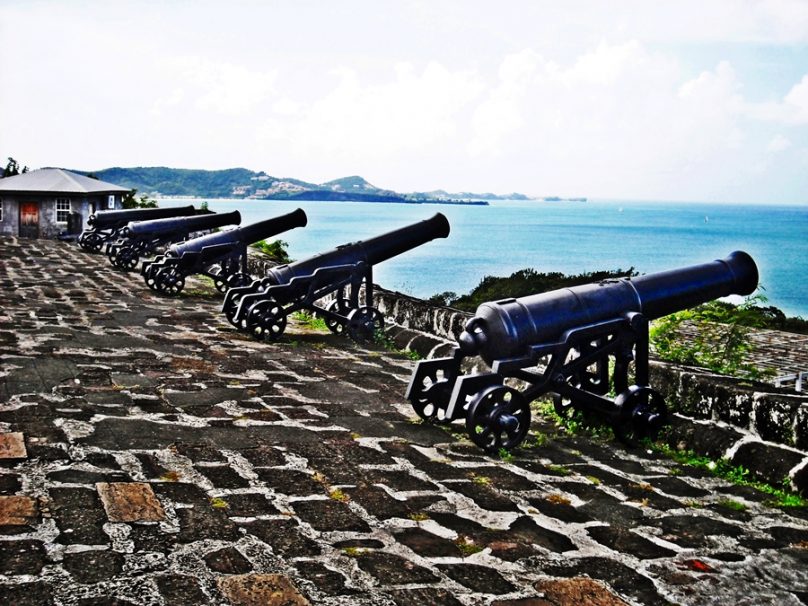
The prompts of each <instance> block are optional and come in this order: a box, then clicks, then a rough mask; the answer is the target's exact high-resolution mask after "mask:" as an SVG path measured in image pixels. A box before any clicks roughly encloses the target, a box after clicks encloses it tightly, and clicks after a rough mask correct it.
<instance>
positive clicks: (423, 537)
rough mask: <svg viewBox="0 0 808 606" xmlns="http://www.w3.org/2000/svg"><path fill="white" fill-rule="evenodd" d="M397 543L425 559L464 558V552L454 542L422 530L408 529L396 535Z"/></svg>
mask: <svg viewBox="0 0 808 606" xmlns="http://www.w3.org/2000/svg"><path fill="white" fill-rule="evenodd" d="M394 536H395V538H396V541H398V542H399V543H401V544H403V545H406V546H407V547H409V548H410V549H412V550H413V551H414V552H415V553H417V554H418V555H419V556H423V557H425V558H444V557H448V558H462V557H463V555H464V554H463V552H462V551H461V550H460V548H459V547H458V546H457V544H456V543H455V542H454V541H450V540H449V539H444V538H443V537H439V536H438V535H436V534H433V533H431V532H428V531H426V530H424V529H422V528H407V529H405V530H402V531H401V532H397V533H395V535H394Z"/></svg>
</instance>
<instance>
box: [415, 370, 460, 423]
mask: <svg viewBox="0 0 808 606" xmlns="http://www.w3.org/2000/svg"><path fill="white" fill-rule="evenodd" d="M443 374H444V371H443V370H442V369H440V368H436V369H434V370H431V371H429V372H428V373H426V374H425V375H424V376H423V378H422V380H421V381H420V382H419V384H417V385H415V388H414V391H413V393H412V394H411V397H410V404H412V408H413V410H414V411H415V412H416V414H417V415H418V416H419V417H421V418H422V419H423V420H424V421H427V422H429V423H449V422H450V421H451V419H447V418H446V410H447V409H448V408H449V397H450V396H451V391H452V387H453V384H452V383H449V380H448V379H446V378H444V376H443Z"/></svg>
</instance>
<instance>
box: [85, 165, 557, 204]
mask: <svg viewBox="0 0 808 606" xmlns="http://www.w3.org/2000/svg"><path fill="white" fill-rule="evenodd" d="M75 172H79V173H82V174H85V175H91V176H94V177H97V178H99V179H101V180H103V181H109V182H110V183H115V184H117V185H120V186H122V187H128V188H132V189H137V190H138V192H140V193H142V194H147V195H149V196H152V197H167V196H173V197H197V198H248V199H254V200H353V201H364V202H419V201H421V202H430V201H436V202H437V201H456V202H475V201H477V202H480V203H482V202H487V201H489V200H531V199H533V198H531V197H529V196H526V195H524V194H519V193H510V194H504V195H497V194H492V193H482V194H480V193H471V192H458V193H449V192H446V191H444V190H435V191H428V192H411V193H399V192H395V191H392V190H389V189H382V188H380V187H376V186H375V185H371V184H370V183H368V182H367V181H366V180H365V179H363V178H362V177H359V176H352V177H343V178H342V179H335V180H333V181H328V182H327V183H307V182H306V181H301V180H300V179H291V178H286V177H284V178H279V177H273V176H271V175H268V174H267V173H265V172H263V171H259V172H255V171H251V170H248V169H246V168H228V169H224V170H196V169H185V168H166V167H162V166H155V167H133V168H120V167H115V168H105V169H103V170H96V171H75ZM548 199H549V198H548Z"/></svg>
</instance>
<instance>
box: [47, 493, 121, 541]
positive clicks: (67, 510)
mask: <svg viewBox="0 0 808 606" xmlns="http://www.w3.org/2000/svg"><path fill="white" fill-rule="evenodd" d="M48 494H49V495H50V498H51V509H52V511H53V518H54V520H55V521H56V525H57V526H58V528H59V530H60V534H59V536H58V538H57V541H58V542H59V543H63V544H67V545H72V544H84V545H107V544H109V537H108V536H107V534H106V533H105V532H104V530H103V525H104V524H105V523H106V522H107V516H106V513H105V511H104V506H103V505H102V504H101V499H100V498H99V497H98V493H97V491H96V490H93V489H90V488H51V489H50V490H49V491H48Z"/></svg>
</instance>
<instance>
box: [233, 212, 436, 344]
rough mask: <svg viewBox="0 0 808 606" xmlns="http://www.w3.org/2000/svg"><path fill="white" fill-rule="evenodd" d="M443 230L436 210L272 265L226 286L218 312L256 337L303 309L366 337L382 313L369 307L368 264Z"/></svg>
mask: <svg viewBox="0 0 808 606" xmlns="http://www.w3.org/2000/svg"><path fill="white" fill-rule="evenodd" d="M448 235H449V221H447V219H446V217H445V216H443V215H442V214H440V213H437V214H436V215H435V216H433V217H432V218H430V219H426V220H424V221H419V222H417V223H413V224H411V225H408V226H406V227H402V228H399V229H396V230H393V231H391V232H388V233H386V234H382V235H380V236H376V237H374V238H370V239H368V240H364V241H360V242H354V243H351V244H344V245H342V246H338V247H337V248H335V249H333V250H330V251H328V252H324V253H321V254H318V255H315V256H313V257H310V258H308V259H305V260H303V261H297V262H295V263H290V264H288V265H280V266H278V267H273V268H271V269H270V270H269V271H268V272H267V275H266V277H264V278H263V279H260V280H255V281H254V282H253V283H252V284H250V285H249V286H244V287H236V288H231V289H229V290H228V291H227V294H226V295H225V300H224V305H223V307H222V311H223V312H224V314H225V316H226V317H227V319H228V321H229V322H230V323H231V324H233V325H234V326H235V327H236V328H238V329H240V330H243V331H246V332H249V333H251V334H252V335H254V336H255V337H257V338H261V339H263V338H267V339H270V340H276V339H278V338H279V337H280V336H281V335H282V334H283V331H284V330H285V328H286V318H287V316H288V315H289V314H290V313H292V312H294V311H298V310H301V309H306V310H309V311H312V312H314V313H315V314H316V315H318V316H320V317H322V318H323V319H324V320H325V323H326V326H328V328H329V330H331V332H333V333H335V334H341V333H343V332H347V333H348V335H349V336H350V337H351V338H353V339H354V340H356V341H364V340H367V339H369V338H371V337H373V335H374V334H375V332H376V330H379V329H381V328H383V326H384V316H383V315H382V314H381V312H380V311H379V310H378V309H376V308H375V307H374V306H373V266H374V265H376V264H377V263H381V262H383V261H386V260H388V259H390V258H392V257H395V256H397V255H400V254H402V253H404V252H406V251H408V250H411V249H413V248H415V247H417V246H420V245H422V244H425V243H426V242H429V241H430V240H434V239H435V238H445V237H447V236H448ZM363 287H364V288H363ZM360 289H364V301H363V302H360ZM332 294H333V295H335V296H334V297H333V299H332V300H331V301H330V303H328V304H327V305H326V306H325V307H323V306H321V305H318V300H319V299H322V298H323V297H325V296H326V295H332Z"/></svg>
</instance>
